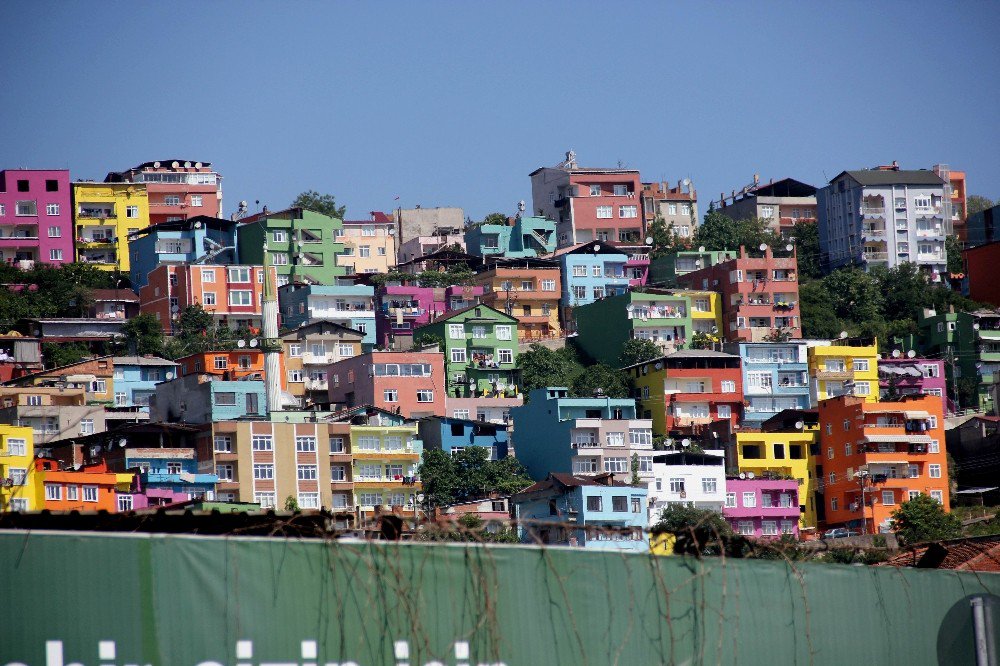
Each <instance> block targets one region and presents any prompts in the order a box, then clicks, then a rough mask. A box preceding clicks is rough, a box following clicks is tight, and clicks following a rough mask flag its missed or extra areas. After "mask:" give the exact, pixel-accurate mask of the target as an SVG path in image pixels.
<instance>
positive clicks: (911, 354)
mask: <svg viewBox="0 0 1000 666" xmlns="http://www.w3.org/2000/svg"><path fill="white" fill-rule="evenodd" d="M916 355H917V352H915V351H913V350H912V349H911V350H910V351H908V352H906V358H913V357H914V356H916Z"/></svg>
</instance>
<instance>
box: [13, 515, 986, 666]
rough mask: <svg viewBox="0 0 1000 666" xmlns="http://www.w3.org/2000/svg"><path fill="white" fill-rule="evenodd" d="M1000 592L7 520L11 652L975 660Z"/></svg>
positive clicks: (281, 664)
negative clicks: (62, 527)
mask: <svg viewBox="0 0 1000 666" xmlns="http://www.w3.org/2000/svg"><path fill="white" fill-rule="evenodd" d="M998 594H1000V576H998V575H996V574H980V575H977V574H975V573H955V572H948V571H926V570H914V569H894V568H888V567H863V566H841V565H825V564H809V563H807V564H798V563H785V562H779V561H760V560H732V559H729V560H723V559H719V558H709V559H705V560H702V561H699V560H694V559H690V558H681V557H654V556H650V555H646V554H618V553H610V552H589V551H584V550H582V549H568V548H538V547H521V546H493V547H481V546H474V545H464V544H454V545H440V544H420V543H385V542H370V543H367V542H366V543H361V542H355V543H351V542H343V541H332V542H324V541H320V540H312V541H309V540H287V539H279V538H273V539H269V538H235V537H225V538H220V537H197V536H174V535H147V534H135V535H109V534H96V533H54V532H46V533H40V532H30V533H29V532H17V531H7V532H2V533H0V602H2V604H3V609H4V610H3V615H2V617H0V666H3V665H7V666H11V665H13V664H19V665H24V666H43V665H44V666H71V665H74V666H98V665H102V664H106V665H114V666H127V665H137V666H139V665H145V664H149V665H154V666H155V665H162V666H214V665H220V666H230V665H246V666H285V665H293V664H296V665H299V666H307V665H318V666H329V665H332V664H337V665H339V666H346V665H348V664H355V665H357V666H369V665H372V664H390V665H393V666H403V665H404V664H405V665H407V666H431V665H444V666H460V665H478V664H506V665H507V666H515V665H516V666H522V665H525V666H527V665H539V664H545V665H549V664H573V665H579V664H594V665H604V664H639V665H646V664H675V663H677V664H720V663H725V664H844V663H855V664H876V663H881V664H936V663H947V664H974V663H975V660H974V652H973V650H974V644H973V628H972V627H973V625H972V611H971V608H970V599H971V598H972V597H975V596H978V595H998ZM996 610H997V609H996V607H994V609H993V611H994V612H996ZM995 620H998V621H1000V617H997V618H995ZM996 626H1000V625H996Z"/></svg>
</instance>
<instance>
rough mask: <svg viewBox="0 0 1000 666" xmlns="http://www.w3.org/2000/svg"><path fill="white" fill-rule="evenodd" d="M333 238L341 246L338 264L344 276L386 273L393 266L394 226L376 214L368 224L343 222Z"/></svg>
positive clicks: (393, 223)
mask: <svg viewBox="0 0 1000 666" xmlns="http://www.w3.org/2000/svg"><path fill="white" fill-rule="evenodd" d="M343 225H344V226H343V227H341V228H340V229H337V230H336V231H335V232H334V233H335V236H334V237H335V238H336V239H337V240H339V241H340V242H341V243H343V244H344V249H343V251H342V252H341V254H340V257H339V258H338V259H337V264H338V265H339V266H341V267H342V268H343V269H344V272H345V273H346V274H347V275H354V274H355V273H388V272H389V270H390V269H392V268H393V267H394V266H395V265H396V244H397V243H396V241H397V238H396V223H395V221H394V220H393V219H392V218H391V217H389V216H388V215H386V214H385V213H382V212H379V211H372V212H371V218H370V219H368V220H344V222H343Z"/></svg>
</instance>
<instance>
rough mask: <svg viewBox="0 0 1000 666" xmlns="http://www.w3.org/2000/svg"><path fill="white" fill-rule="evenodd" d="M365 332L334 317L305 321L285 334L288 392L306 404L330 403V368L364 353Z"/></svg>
mask: <svg viewBox="0 0 1000 666" xmlns="http://www.w3.org/2000/svg"><path fill="white" fill-rule="evenodd" d="M364 337H365V335H364V333H361V332H360V331H356V330H354V329H352V328H348V327H347V326H344V325H343V324H337V323H335V322H332V321H326V320H318V321H313V322H310V323H308V324H303V325H302V326H299V327H298V328H295V329H293V330H291V331H289V332H288V333H285V334H284V335H282V336H281V342H282V344H283V345H284V347H285V372H286V373H287V379H288V392H289V393H291V394H292V395H293V396H295V398H296V399H297V400H298V401H299V404H300V405H302V406H309V405H313V404H316V403H326V402H328V400H327V389H328V388H329V383H328V382H327V374H326V368H327V366H328V365H330V364H331V363H337V362H338V361H342V360H344V359H345V358H351V357H353V356H358V355H360V354H361V341H362V340H363V339H364Z"/></svg>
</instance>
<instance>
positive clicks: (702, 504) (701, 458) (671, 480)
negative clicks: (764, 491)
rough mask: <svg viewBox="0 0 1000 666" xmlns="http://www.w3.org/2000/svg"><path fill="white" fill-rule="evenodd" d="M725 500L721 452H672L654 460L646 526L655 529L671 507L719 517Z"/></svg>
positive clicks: (724, 478) (724, 480)
mask: <svg viewBox="0 0 1000 666" xmlns="http://www.w3.org/2000/svg"><path fill="white" fill-rule="evenodd" d="M725 498H726V460H725V457H724V455H723V451H721V450H719V451H715V450H709V451H706V452H705V453H691V452H690V451H683V450H682V451H672V452H670V453H662V454H658V455H656V456H654V457H653V480H652V482H651V483H650V484H649V524H650V525H655V524H656V523H657V521H659V518H660V514H661V513H662V512H663V510H664V509H666V508H668V507H670V506H693V507H694V508H696V509H708V510H709V511H715V512H717V513H722V505H723V504H724V503H725Z"/></svg>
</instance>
